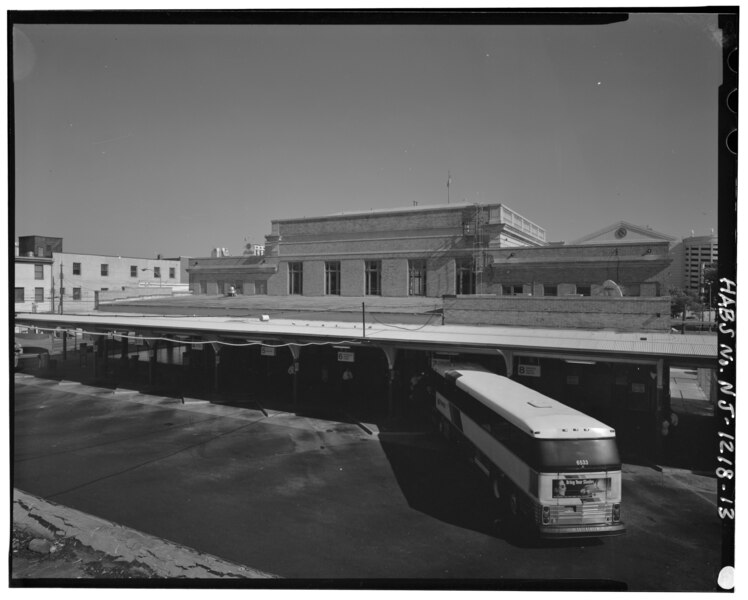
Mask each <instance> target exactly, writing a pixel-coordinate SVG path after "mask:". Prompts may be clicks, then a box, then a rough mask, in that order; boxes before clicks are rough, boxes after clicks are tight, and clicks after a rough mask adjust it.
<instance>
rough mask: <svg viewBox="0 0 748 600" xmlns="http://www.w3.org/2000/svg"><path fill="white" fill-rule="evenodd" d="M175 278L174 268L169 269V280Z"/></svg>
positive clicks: (175, 271)
mask: <svg viewBox="0 0 748 600" xmlns="http://www.w3.org/2000/svg"><path fill="white" fill-rule="evenodd" d="M176 276H177V270H176V268H174V267H169V279H174V278H176Z"/></svg>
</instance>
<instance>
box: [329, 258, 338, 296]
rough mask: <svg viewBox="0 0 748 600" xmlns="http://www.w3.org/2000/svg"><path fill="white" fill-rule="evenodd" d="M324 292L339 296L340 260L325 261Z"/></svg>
mask: <svg viewBox="0 0 748 600" xmlns="http://www.w3.org/2000/svg"><path fill="white" fill-rule="evenodd" d="M325 294H327V295H331V296H340V261H337V260H336V261H330V262H326V263H325Z"/></svg>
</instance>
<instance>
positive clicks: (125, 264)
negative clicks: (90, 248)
mask: <svg viewBox="0 0 748 600" xmlns="http://www.w3.org/2000/svg"><path fill="white" fill-rule="evenodd" d="M181 265H182V261H181V260H180V259H179V258H168V259H166V258H135V257H124V256H109V255H101V254H78V253H73V252H63V251H62V238H53V237H47V236H22V237H20V238H19V241H18V246H17V255H16V257H15V307H14V308H15V311H16V312H32V311H36V312H63V313H73V312H86V311H91V310H94V309H95V308H96V306H97V305H98V302H99V300H100V299H101V300H104V299H107V298H109V299H111V298H112V297H122V298H126V297H142V296H144V295H149V294H153V295H164V294H169V295H170V294H171V293H172V292H174V291H186V290H187V289H188V286H187V283H186V282H185V283H182V266H181Z"/></svg>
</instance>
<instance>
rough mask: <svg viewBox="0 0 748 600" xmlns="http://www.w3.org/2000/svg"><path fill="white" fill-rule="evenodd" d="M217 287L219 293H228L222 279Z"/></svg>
mask: <svg viewBox="0 0 748 600" xmlns="http://www.w3.org/2000/svg"><path fill="white" fill-rule="evenodd" d="M216 286H217V287H218V293H219V294H223V293H225V291H226V282H225V281H221V280H220V279H219V280H218V281H217V282H216Z"/></svg>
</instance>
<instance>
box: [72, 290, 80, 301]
mask: <svg viewBox="0 0 748 600" xmlns="http://www.w3.org/2000/svg"><path fill="white" fill-rule="evenodd" d="M80 299H81V289H80V288H73V300H80Z"/></svg>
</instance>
